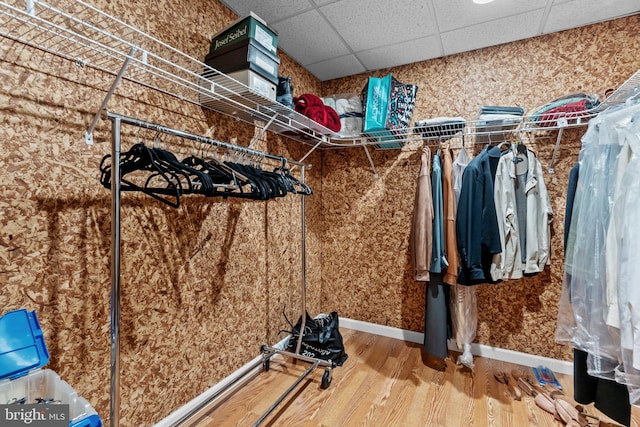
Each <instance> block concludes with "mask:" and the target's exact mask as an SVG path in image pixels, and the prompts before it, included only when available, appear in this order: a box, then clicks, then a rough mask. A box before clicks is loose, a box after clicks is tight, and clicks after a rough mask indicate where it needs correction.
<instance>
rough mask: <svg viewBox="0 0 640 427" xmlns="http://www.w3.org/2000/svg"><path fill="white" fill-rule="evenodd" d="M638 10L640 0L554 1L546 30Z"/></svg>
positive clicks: (572, 26)
mask: <svg viewBox="0 0 640 427" xmlns="http://www.w3.org/2000/svg"><path fill="white" fill-rule="evenodd" d="M638 12H640V0H573V1H565V2H563V3H560V4H556V3H554V4H553V6H552V7H551V11H550V12H549V18H548V19H547V22H546V25H545V26H544V32H545V33H553V32H556V31H562V30H566V29H569V28H576V27H581V26H583V25H588V24H593V23H595V22H600V21H605V20H608V19H612V18H614V17H617V16H624V15H630V14H633V13H638Z"/></svg>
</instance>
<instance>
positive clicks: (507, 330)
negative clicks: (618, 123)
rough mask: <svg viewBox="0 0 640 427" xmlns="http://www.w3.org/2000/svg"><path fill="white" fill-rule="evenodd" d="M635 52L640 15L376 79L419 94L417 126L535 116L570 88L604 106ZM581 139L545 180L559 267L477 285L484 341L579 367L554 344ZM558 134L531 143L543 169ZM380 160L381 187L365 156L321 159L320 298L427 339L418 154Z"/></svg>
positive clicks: (570, 138)
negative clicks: (419, 275) (509, 109)
mask: <svg viewBox="0 0 640 427" xmlns="http://www.w3.org/2000/svg"><path fill="white" fill-rule="evenodd" d="M638 49H640V15H635V16H631V17H628V18H624V19H619V20H615V21H610V22H606V23H602V24H597V25H592V26H589V27H584V28H580V29H576V30H572V31H566V32H562V33H558V34H552V35H546V36H541V37H538V38H535V39H530V40H525V41H520V42H516V43H510V44H506V45H501V46H496V47H492V48H488V49H482V50H477V51H473V52H468V53H463V54H459V55H454V56H449V57H446V58H442V59H436V60H430V61H425V62H421V63H416V64H411V65H407V66H402V67H397V68H392V69H389V70H382V71H379V72H375V73H372V74H371V75H375V76H382V75H385V74H387V73H389V72H392V73H393V74H394V76H395V77H397V78H398V79H399V80H400V81H402V82H405V83H414V84H417V85H418V86H419V90H418V100H417V105H416V110H415V112H414V116H413V118H414V119H424V118H431V117H438V116H462V117H464V118H466V119H467V120H473V119H475V118H476V117H477V114H478V111H479V109H480V107H481V106H483V105H513V106H521V107H524V108H525V109H526V110H527V111H532V110H534V109H535V108H536V107H538V106H540V105H543V104H545V103H546V102H548V101H551V100H553V99H555V98H557V97H559V96H562V95H566V94H569V93H573V92H582V91H584V92H588V93H595V94H598V95H600V97H601V98H602V97H603V94H604V92H605V90H606V89H608V88H616V87H618V86H619V85H620V84H622V83H623V82H624V81H625V80H626V79H627V78H629V77H630V76H631V75H632V74H633V73H635V72H636V71H637V70H638V69H640V57H639V56H638ZM366 80H367V75H358V76H352V77H348V78H343V79H338V80H333V81H330V82H325V83H324V84H323V94H324V95H328V94H332V93H349V92H358V93H359V92H360V90H361V88H362V87H363V86H364V84H365V83H366ZM583 132H584V129H582V130H571V131H569V132H565V133H564V136H563V138H562V141H561V145H560V150H559V152H558V156H557V164H556V168H555V169H556V172H555V174H548V173H547V174H545V182H546V184H547V187H548V188H549V189H550V197H551V203H552V205H553V209H554V212H555V216H554V220H553V226H552V233H553V235H552V259H553V261H552V265H551V266H550V268H548V269H547V270H546V271H545V272H544V273H542V274H540V275H538V276H536V277H533V278H528V279H523V280H515V281H508V282H504V283H502V284H499V285H494V286H491V285H482V286H478V287H477V291H478V298H479V302H478V310H479V326H478V336H477V339H476V342H479V343H482V344H486V345H490V346H496V347H501V348H507V349H511V350H516V351H521V352H527V353H533V354H538V355H542V356H548V357H555V358H560V359H567V360H571V357H572V352H571V350H570V349H569V348H568V347H565V346H560V345H556V344H555V343H554V333H555V319H556V314H557V302H558V299H559V295H560V293H559V291H560V289H561V284H562V262H563V260H562V253H563V243H562V236H563V221H564V206H565V197H566V187H567V179H568V171H569V169H570V168H571V167H572V165H573V164H574V163H575V162H576V161H577V159H578V151H579V149H580V137H581V135H582V133H583ZM556 135H557V133H555V132H553V133H551V134H550V135H538V138H537V140H536V142H535V143H534V144H531V148H532V149H533V150H534V151H535V152H536V153H537V155H538V158H539V159H540V161H541V162H542V165H543V168H544V169H545V170H546V168H547V167H548V166H549V164H550V161H551V157H552V146H553V145H554V143H555V138H556ZM543 136H544V138H543ZM458 144H459V142H458ZM458 146H459V145H458ZM372 154H373V161H374V163H375V166H376V168H377V169H378V173H379V174H380V178H378V179H375V178H374V175H373V173H372V171H371V169H370V167H369V162H368V161H367V158H366V156H365V153H364V151H363V150H362V149H352V150H344V151H325V152H324V153H323V210H322V213H323V221H324V224H325V225H324V229H325V233H324V235H323V239H322V242H323V248H322V256H323V270H322V278H323V297H324V298H325V299H326V300H327V304H328V305H331V306H332V307H333V308H334V309H336V310H338V312H339V313H340V314H341V315H342V316H345V317H349V318H355V319H359V320H363V321H367V322H373V323H378V324H383V325H388V326H393V327H398V328H403V329H409V330H413V331H420V332H422V331H423V330H424V325H423V322H424V320H423V319H424V313H423V310H424V301H425V295H424V294H425V286H424V283H418V282H415V281H414V280H413V278H412V275H411V264H410V252H409V234H410V223H411V215H412V209H413V201H414V192H415V185H416V178H417V175H418V170H419V165H420V155H419V153H418V151H416V150H415V149H414V150H405V151H401V152H400V151H387V152H385V151H375V152H373V153H372Z"/></svg>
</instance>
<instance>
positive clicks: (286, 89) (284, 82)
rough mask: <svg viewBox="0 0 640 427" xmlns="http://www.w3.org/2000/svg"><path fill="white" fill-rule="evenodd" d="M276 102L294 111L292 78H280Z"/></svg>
mask: <svg viewBox="0 0 640 427" xmlns="http://www.w3.org/2000/svg"><path fill="white" fill-rule="evenodd" d="M276 101H278V102H279V103H280V104H282V105H286V106H287V107H289V108H291V109H292V110H293V109H294V107H295V106H294V104H293V86H291V77H282V76H278V89H277V90H276Z"/></svg>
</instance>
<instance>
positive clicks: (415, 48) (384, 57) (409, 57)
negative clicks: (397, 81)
mask: <svg viewBox="0 0 640 427" xmlns="http://www.w3.org/2000/svg"><path fill="white" fill-rule="evenodd" d="M356 56H357V57H358V58H359V59H360V61H361V62H362V64H364V66H365V67H366V68H367V70H379V69H382V68H389V67H394V66H396V65H404V64H411V63H413V62H418V61H424V60H426V59H431V58H438V57H440V56H442V49H441V47H440V43H439V41H438V38H437V37H435V36H430V37H425V38H422V39H417V40H411V41H408V42H404V43H399V44H397V45H393V46H383V47H379V48H376V49H371V50H366V51H362V52H356Z"/></svg>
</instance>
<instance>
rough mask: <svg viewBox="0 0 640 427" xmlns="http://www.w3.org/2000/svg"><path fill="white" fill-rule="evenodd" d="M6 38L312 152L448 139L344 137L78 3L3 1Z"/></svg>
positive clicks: (410, 131) (580, 119)
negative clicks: (299, 144)
mask: <svg viewBox="0 0 640 427" xmlns="http://www.w3.org/2000/svg"><path fill="white" fill-rule="evenodd" d="M0 35H2V36H5V37H7V38H9V39H13V40H16V41H18V42H21V43H24V44H26V45H29V46H32V47H35V48H37V49H41V50H44V51H46V52H49V53H52V54H54V55H58V56H60V57H63V58H65V59H68V60H70V61H72V62H74V63H76V64H78V65H79V66H88V67H93V68H95V69H98V70H102V71H104V72H107V73H110V74H113V75H115V76H117V75H118V74H119V73H121V72H123V71H124V73H123V76H122V77H123V78H124V79H126V80H129V81H132V82H135V83H138V84H140V85H143V86H145V87H149V88H151V89H154V90H157V91H159V92H162V93H164V94H168V95H171V96H174V97H176V98H179V99H181V100H183V101H187V102H190V103H193V104H196V105H199V106H202V107H205V108H208V109H211V110H213V111H217V112H219V113H222V114H225V115H228V116H231V117H234V118H237V119H239V120H241V121H244V122H247V123H251V124H253V125H256V126H258V127H260V128H262V129H269V130H270V131H272V132H275V133H277V134H281V135H284V136H286V137H288V138H291V139H293V140H296V141H300V142H303V143H306V144H310V145H313V148H312V150H314V149H315V148H346V147H358V146H364V147H365V148H366V146H369V145H372V146H374V147H376V148H391V149H393V148H402V147H403V146H404V145H406V144H408V143H412V142H416V141H422V140H438V139H441V138H442V135H441V134H440V133H434V134H430V133H429V132H425V131H424V129H419V128H416V127H409V128H406V129H403V130H402V131H396V132H394V135H393V137H392V138H391V139H389V138H387V137H383V133H375V132H374V133H369V134H368V135H362V136H358V137H355V138H354V137H349V138H344V137H341V136H340V135H339V134H336V133H334V132H332V131H331V130H329V129H327V128H326V127H324V126H322V125H320V124H318V123H316V122H314V121H313V120H311V119H309V118H308V117H306V116H304V115H302V114H299V113H297V112H295V111H293V110H291V109H289V108H287V107H285V106H283V105H281V104H278V103H276V102H275V101H273V100H271V99H269V98H267V97H264V96H262V95H260V94H258V93H256V92H254V91H252V90H251V89H249V88H248V87H247V86H246V85H244V84H242V83H240V82H238V81H237V80H235V79H233V78H231V77H229V76H227V75H225V74H223V73H220V72H219V71H218V70H215V69H213V68H211V67H209V66H207V65H205V64H204V63H202V62H201V61H199V60H196V59H194V58H192V57H190V56H188V55H186V54H185V53H183V52H181V51H179V50H177V49H175V48H173V47H171V46H169V45H167V44H166V43H164V42H162V41H160V40H158V39H155V38H153V37H151V36H149V35H147V34H145V33H143V32H141V31H139V30H137V29H136V28H134V27H132V26H130V25H128V24H126V23H125V22H123V21H121V20H118V19H117V18H114V17H112V16H110V15H108V14H106V13H104V12H102V11H100V10H99V9H97V8H95V7H93V6H90V5H88V4H86V3H84V2H82V1H80V0H48V1H39V0H3V1H0ZM125 64H126V65H125ZM125 67H126V70H124V68H125ZM203 75H206V76H207V78H205V77H203ZM213 76H215V78H212V77H213ZM116 80H117V79H116ZM639 88H640V71H639V72H637V73H636V74H634V76H633V77H632V78H630V79H629V80H628V81H627V82H625V84H624V85H623V86H621V87H620V88H619V89H618V90H616V91H615V92H614V93H613V94H612V95H611V96H609V97H608V98H607V99H606V100H605V101H604V102H603V103H602V104H600V105H599V106H598V107H596V108H595V109H593V110H589V111H585V112H583V113H573V115H572V116H571V117H560V118H557V119H556V120H553V121H550V122H536V121H533V120H531V119H530V118H529V117H526V116H525V117H523V119H522V122H520V123H518V124H517V126H514V127H513V129H510V128H507V129H503V128H501V129H498V130H495V129H492V128H490V127H487V126H482V124H481V123H478V122H466V125H465V127H464V129H463V131H462V134H463V135H464V136H465V137H467V138H469V140H470V141H472V140H473V139H478V138H479V139H480V140H482V139H483V137H484V136H489V137H491V136H496V135H498V136H499V135H500V134H504V132H506V131H520V132H543V131H550V130H555V129H563V128H565V127H572V126H583V125H586V124H587V122H588V120H589V119H590V118H591V117H593V116H595V115H596V114H597V113H598V112H600V111H602V110H604V109H605V108H607V107H608V106H611V105H615V104H620V103H624V102H626V100H627V99H629V98H630V97H633V96H636V95H637V94H638V91H639V90H640V89H639ZM98 113H99V112H98ZM384 134H387V132H384ZM305 157H306V156H305Z"/></svg>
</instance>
